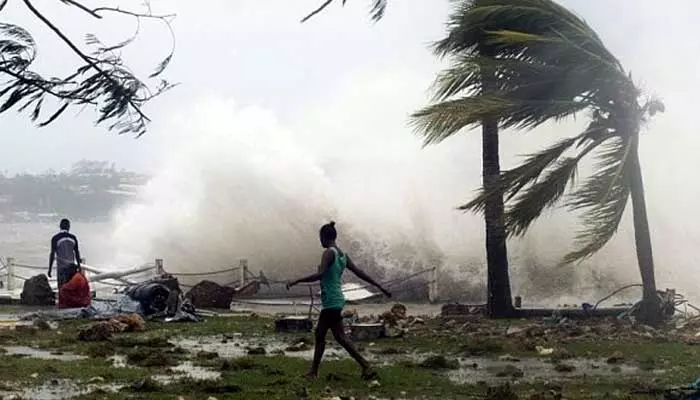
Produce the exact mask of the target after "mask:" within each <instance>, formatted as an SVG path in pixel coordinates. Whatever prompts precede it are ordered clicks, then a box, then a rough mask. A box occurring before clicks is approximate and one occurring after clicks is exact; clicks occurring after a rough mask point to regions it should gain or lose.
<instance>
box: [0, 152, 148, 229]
mask: <svg viewBox="0 0 700 400" xmlns="http://www.w3.org/2000/svg"><path fill="white" fill-rule="evenodd" d="M148 179H149V177H148V176H147V175H142V174H138V173H135V172H131V171H126V170H123V169H122V170H118V169H117V168H116V167H115V165H114V164H113V163H110V162H105V161H89V160H83V161H80V162H77V163H75V164H74V165H73V166H72V167H71V169H70V170H69V171H66V172H61V173H56V172H54V171H47V172H45V173H42V174H38V175H33V174H18V175H14V176H5V175H2V174H0V221H4V222H23V221H24V222H35V221H37V222H38V221H42V220H50V221H55V219H56V218H58V217H59V216H61V217H62V216H67V217H69V218H71V219H75V220H99V219H104V218H106V217H108V216H109V215H110V213H111V212H112V211H113V210H114V209H115V208H116V207H118V206H120V205H122V204H124V203H126V202H127V201H129V200H132V199H134V198H135V196H136V194H137V193H138V190H139V188H140V187H141V186H143V185H144V184H145V183H146V182H147V181H148Z"/></svg>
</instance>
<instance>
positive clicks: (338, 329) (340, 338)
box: [331, 321, 370, 374]
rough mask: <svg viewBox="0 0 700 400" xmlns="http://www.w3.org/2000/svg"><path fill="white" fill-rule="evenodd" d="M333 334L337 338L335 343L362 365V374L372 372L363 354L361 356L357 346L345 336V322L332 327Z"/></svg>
mask: <svg viewBox="0 0 700 400" xmlns="http://www.w3.org/2000/svg"><path fill="white" fill-rule="evenodd" d="M331 332H333V337H334V338H335V341H336V342H338V344H339V345H341V346H342V347H343V348H344V349H345V351H347V352H348V354H350V356H351V357H352V358H353V359H355V361H357V363H358V364H360V367H362V373H363V374H365V373H366V372H369V371H370V365H369V363H368V362H367V360H365V358H364V357H362V354H360V352H359V351H357V349H356V348H355V346H353V345H352V343H351V342H350V340H348V338H347V337H346V336H345V328H344V327H343V321H340V322H338V323H336V324H334V325H333V326H331Z"/></svg>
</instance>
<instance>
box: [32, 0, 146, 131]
mask: <svg viewBox="0 0 700 400" xmlns="http://www.w3.org/2000/svg"><path fill="white" fill-rule="evenodd" d="M23 1H24V4H25V5H26V6H27V8H29V10H30V11H31V12H32V13H33V14H34V15H35V16H36V17H37V18H39V19H40V20H41V21H42V22H43V23H44V24H45V25H46V26H48V27H49V29H51V30H52V31H53V32H54V33H55V34H56V35H57V36H58V37H59V38H61V40H63V42H64V43H66V45H68V47H70V49H71V50H73V52H74V53H75V54H77V55H78V56H79V57H80V58H82V59H83V61H85V63H87V64H88V65H89V66H90V67H91V68H92V69H94V70H96V71H97V72H99V73H100V75H102V76H103V77H104V78H105V79H107V80H109V81H110V82H112V83H113V84H115V85H117V86H119V83H118V82H116V81H115V80H114V79H113V78H112V77H111V76H109V74H108V73H107V72H105V71H104V70H103V69H102V68H100V67H99V66H98V65H97V64H95V62H94V61H93V60H92V59H91V58H90V57H88V56H87V55H85V54H84V53H83V52H82V51H81V50H80V49H79V48H78V46H76V45H75V44H74V43H73V42H72V41H71V40H70V39H69V38H68V37H67V36H66V35H65V34H63V32H61V30H60V29H58V27H56V25H54V24H53V23H52V22H51V21H49V20H48V18H46V17H45V16H44V15H43V14H41V13H40V12H39V10H37V9H36V8H35V7H34V5H33V4H32V3H31V1H30V0H23ZM127 102H128V103H129V105H131V107H133V108H134V109H135V110H136V112H137V113H138V114H139V116H140V117H141V118H143V119H145V120H146V121H150V119H149V118H148V117H147V116H146V115H145V114H144V113H143V112H142V111H141V109H140V108H139V107H138V106H137V105H136V104H134V102H133V100H132V99H128V100H127Z"/></svg>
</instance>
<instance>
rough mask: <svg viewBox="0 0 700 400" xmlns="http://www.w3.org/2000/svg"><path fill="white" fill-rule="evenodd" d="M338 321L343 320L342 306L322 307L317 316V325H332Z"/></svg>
mask: <svg viewBox="0 0 700 400" xmlns="http://www.w3.org/2000/svg"><path fill="white" fill-rule="evenodd" d="M339 322H343V309H342V308H324V309H323V310H321V315H320V316H319V317H318V324H319V325H321V324H323V325H325V326H333V325H335V324H337V323H339Z"/></svg>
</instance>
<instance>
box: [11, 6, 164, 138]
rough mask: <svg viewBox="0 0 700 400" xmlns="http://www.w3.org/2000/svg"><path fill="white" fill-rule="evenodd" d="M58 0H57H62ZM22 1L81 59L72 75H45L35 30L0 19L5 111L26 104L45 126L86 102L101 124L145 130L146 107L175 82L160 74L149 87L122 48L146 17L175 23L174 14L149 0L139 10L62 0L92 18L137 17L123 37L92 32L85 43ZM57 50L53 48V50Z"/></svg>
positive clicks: (138, 131) (152, 76)
mask: <svg viewBox="0 0 700 400" xmlns="http://www.w3.org/2000/svg"><path fill="white" fill-rule="evenodd" d="M53 2H54V3H56V4H58V1H57V0H54V1H53ZM8 3H9V2H8V0H0V15H2V11H3V9H4V8H6V7H8ZM20 3H21V4H23V5H24V7H26V9H27V10H28V11H29V12H30V13H31V14H32V15H33V16H34V17H35V18H36V19H37V20H38V21H39V22H41V23H42V25H43V26H45V27H46V28H47V29H49V30H50V31H52V32H53V34H55V35H56V36H57V37H58V38H59V39H60V40H61V42H62V43H63V44H64V46H65V49H67V50H68V51H70V52H72V53H74V54H75V55H77V56H78V59H79V60H80V61H81V64H79V65H78V66H76V68H75V71H74V72H73V73H71V74H69V75H67V76H62V77H54V76H52V77H45V76H43V75H41V74H40V73H39V72H37V71H36V70H34V69H33V67H34V64H35V61H36V59H37V57H38V55H39V54H38V50H37V47H38V46H37V43H36V42H35V40H34V38H33V36H32V35H31V33H30V32H28V31H27V30H26V29H24V28H22V27H21V26H19V25H15V24H10V23H5V22H0V114H1V113H3V112H6V111H9V110H11V109H13V108H14V109H17V110H18V111H20V112H21V111H25V110H26V111H28V112H29V113H30V117H31V119H32V121H38V126H46V125H48V124H50V123H52V122H53V121H55V120H56V119H57V118H58V117H59V116H60V115H61V114H62V113H63V112H64V111H66V109H67V108H68V107H69V106H81V107H85V106H87V107H93V108H94V109H95V110H96V111H97V113H98V115H99V117H98V118H97V121H96V123H97V124H102V123H108V124H109V125H108V127H109V129H114V130H116V131H117V132H119V133H127V132H131V133H134V134H136V135H139V136H140V135H142V134H144V133H145V132H146V125H147V123H148V122H149V119H148V117H147V116H146V114H145V113H144V112H143V111H142V107H143V106H144V105H145V104H146V103H147V102H148V101H149V100H151V99H152V98H154V97H156V96H158V95H160V94H161V93H163V92H165V91H166V90H168V89H170V88H172V87H173V85H172V84H170V83H169V82H168V81H166V80H160V81H159V82H158V83H157V84H156V85H155V88H153V89H152V88H150V87H149V85H148V84H147V82H146V81H145V80H143V79H141V78H139V77H137V76H136V75H135V73H134V72H133V71H132V70H131V69H130V68H129V67H128V66H127V65H126V64H125V63H124V61H123V60H122V56H121V50H123V49H124V48H125V47H127V46H128V45H129V44H131V43H132V42H133V41H134V39H135V38H136V37H137V36H138V33H139V28H140V24H141V20H142V19H150V20H156V21H159V22H161V23H163V24H165V25H166V26H167V28H168V29H170V20H171V19H172V17H173V16H172V15H154V14H153V13H152V12H151V9H150V6H149V5H148V3H146V5H145V10H144V11H142V12H137V11H130V10H128V9H123V8H119V7H110V6H105V7H97V8H90V7H88V6H86V5H84V4H83V3H82V2H80V1H78V0H60V3H61V4H62V5H65V6H68V7H71V8H73V9H74V10H75V11H76V13H82V14H83V15H85V16H86V17H87V18H94V19H98V20H102V19H104V18H107V17H110V16H116V17H119V16H121V17H126V18H130V19H133V20H134V22H135V33H133V34H132V35H131V36H129V37H127V38H126V39H125V40H123V41H121V42H119V43H112V44H107V43H103V42H101V41H100V40H99V39H98V37H97V36H96V35H94V34H91V33H87V34H86V35H85V37H86V40H85V42H86V43H85V46H80V45H78V44H76V42H75V41H74V39H71V38H69V37H68V35H67V34H66V33H64V32H63V31H62V30H61V27H60V26H58V24H57V23H56V22H54V21H52V19H51V18H49V17H47V16H46V15H45V14H44V13H42V11H40V10H39V8H37V7H36V6H35V5H34V3H33V2H32V1H31V0H22V1H21V2H17V4H20ZM74 23H78V22H77V21H76V22H74ZM170 33H171V34H172V30H170ZM173 44H174V40H173ZM173 50H174V45H173V48H171V50H170V52H169V53H168V54H167V55H166V57H165V58H164V60H163V61H162V62H160V64H159V65H158V66H157V67H156V68H155V70H154V71H153V73H151V74H150V76H148V78H147V79H148V80H152V79H156V78H158V77H159V76H160V75H161V74H162V73H163V71H164V70H165V69H166V67H167V66H168V64H169V63H170V60H171V59H172V56H173ZM55 51H56V50H55V49H52V52H54V53H55ZM47 107H48V108H52V109H53V110H52V111H51V112H50V113H49V114H47V115H45V113H44V112H43V110H44V108H47Z"/></svg>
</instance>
